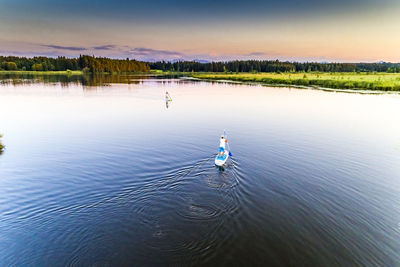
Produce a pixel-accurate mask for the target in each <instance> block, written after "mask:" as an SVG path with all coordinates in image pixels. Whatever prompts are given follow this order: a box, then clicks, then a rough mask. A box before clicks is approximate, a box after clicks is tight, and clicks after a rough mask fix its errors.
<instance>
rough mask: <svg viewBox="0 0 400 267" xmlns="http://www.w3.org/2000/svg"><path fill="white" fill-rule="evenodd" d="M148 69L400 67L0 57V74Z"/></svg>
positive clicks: (389, 66) (398, 67) (396, 68)
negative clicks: (13, 72) (4, 72)
mask: <svg viewBox="0 0 400 267" xmlns="http://www.w3.org/2000/svg"><path fill="white" fill-rule="evenodd" d="M150 69H155V70H163V71H177V72H313V71H318V72H400V63H386V62H382V63H317V62H289V61H279V60H235V61H227V62H222V61H219V62H207V63H201V62H197V61H177V62H166V61H158V62H142V61H137V60H130V59H128V58H127V59H125V60H121V59H110V58H105V57H94V56H87V55H81V56H79V57H78V58H66V57H57V58H51V57H33V58H26V57H14V56H8V57H4V56H0V70H27V71H66V70H82V71H85V72H91V73H99V72H108V73H112V72H148V71H150Z"/></svg>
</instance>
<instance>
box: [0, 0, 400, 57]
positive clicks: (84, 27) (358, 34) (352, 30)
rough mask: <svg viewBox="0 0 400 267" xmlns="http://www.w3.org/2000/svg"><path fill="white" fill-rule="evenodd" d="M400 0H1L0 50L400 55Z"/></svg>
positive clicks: (69, 53) (170, 54) (21, 52)
mask: <svg viewBox="0 0 400 267" xmlns="http://www.w3.org/2000/svg"><path fill="white" fill-rule="evenodd" d="M399 14H400V1H399V0H379V1H377V0H375V1H373V0H347V1H346V0H337V1H323V0H320V1H318V0H280V1H271V0H265V1H261V0H250V1H238V0H230V1H228V0H222V1H215V0H214V1H212V0H205V1H190V2H189V1H183V0H173V1H162V0H152V1H136V0H133V1H128V0H124V1H104V0H100V1H90V0H86V1H78V0H70V1H60V0H36V1H32V0H29V1H28V0H0V55H18V56H39V55H43V56H58V55H63V56H69V57H70V56H71V57H72V56H77V55H79V54H90V55H92V54H94V55H96V56H107V57H113V58H126V57H129V58H135V59H139V60H160V59H163V60H175V59H185V60H192V59H198V60H231V59H280V60H290V61H319V62H333V61H335V62H337V61H341V62H359V61H363V62H377V61H390V62H400V15H399Z"/></svg>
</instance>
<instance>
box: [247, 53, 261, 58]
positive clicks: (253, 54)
mask: <svg viewBox="0 0 400 267" xmlns="http://www.w3.org/2000/svg"><path fill="white" fill-rule="evenodd" d="M246 56H249V57H252V56H254V57H259V56H265V53H264V52H251V53H249V54H247V55H246Z"/></svg>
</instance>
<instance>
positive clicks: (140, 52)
mask: <svg viewBox="0 0 400 267" xmlns="http://www.w3.org/2000/svg"><path fill="white" fill-rule="evenodd" d="M129 52H130V53H132V54H134V55H137V56H153V57H162V56H169V57H170V56H179V57H181V56H183V54H182V53H181V52H178V51H168V50H157V49H151V48H144V47H138V48H133V49H131V50H130V51H129Z"/></svg>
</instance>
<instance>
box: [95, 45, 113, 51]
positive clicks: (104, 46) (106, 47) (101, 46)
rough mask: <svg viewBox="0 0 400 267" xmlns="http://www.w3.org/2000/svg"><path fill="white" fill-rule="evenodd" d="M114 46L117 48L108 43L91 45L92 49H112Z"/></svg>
mask: <svg viewBox="0 0 400 267" xmlns="http://www.w3.org/2000/svg"><path fill="white" fill-rule="evenodd" d="M115 48H117V46H116V45H110V44H108V45H100V46H93V47H92V49H94V50H113V49H115Z"/></svg>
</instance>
